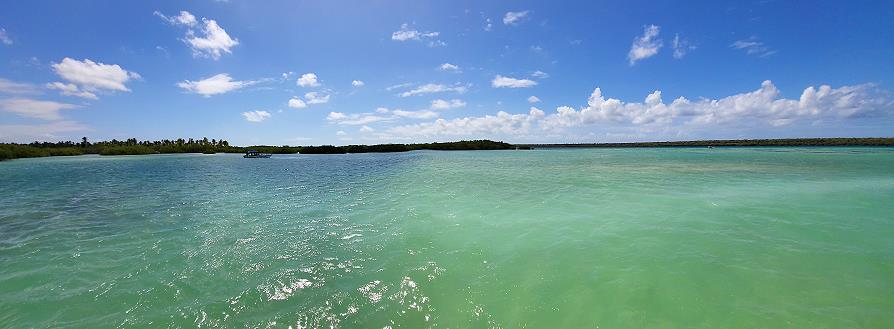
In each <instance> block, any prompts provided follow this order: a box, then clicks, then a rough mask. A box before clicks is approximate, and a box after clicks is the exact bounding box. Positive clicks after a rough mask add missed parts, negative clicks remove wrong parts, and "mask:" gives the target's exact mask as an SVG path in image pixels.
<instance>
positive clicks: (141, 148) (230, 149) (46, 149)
mask: <svg viewBox="0 0 894 329" xmlns="http://www.w3.org/2000/svg"><path fill="white" fill-rule="evenodd" d="M512 148H516V147H515V146H513V145H512V144H508V143H504V142H495V141H491V140H473V141H459V142H447V143H425V144H378V145H346V146H333V145H322V146H288V145H283V146H269V145H255V146H245V147H243V146H232V145H230V143H229V142H228V141H226V140H224V139H211V140H209V139H208V138H202V139H192V138H189V139H182V138H180V139H163V140H156V141H148V140H145V141H140V140H138V139H136V138H129V139H126V140H117V139H113V140H110V141H99V142H90V141H89V140H88V139H87V137H84V138H82V139H81V141H80V142H73V141H61V142H55V143H52V142H32V143H29V144H17V143H0V160H9V159H17V158H33V157H46V156H68V155H83V154H99V155H139V154H160V153H206V154H213V153H244V152H246V151H248V150H256V151H258V152H262V153H271V154H295V153H302V154H344V153H370V152H407V151H414V150H445V151H446V150H504V149H512Z"/></svg>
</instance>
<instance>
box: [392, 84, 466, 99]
mask: <svg viewBox="0 0 894 329" xmlns="http://www.w3.org/2000/svg"><path fill="white" fill-rule="evenodd" d="M466 90H467V88H466V86H463V85H455V86H452V87H451V86H447V85H443V84H434V83H429V84H425V85H421V86H419V87H416V88H414V89H412V90H408V91H405V92H402V93H400V97H410V96H416V95H423V94H432V93H443V92H455V93H458V94H462V93H465V92H466Z"/></svg>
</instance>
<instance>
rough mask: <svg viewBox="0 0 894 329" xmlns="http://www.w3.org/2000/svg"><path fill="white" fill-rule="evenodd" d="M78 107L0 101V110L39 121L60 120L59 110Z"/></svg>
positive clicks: (52, 103)
mask: <svg viewBox="0 0 894 329" xmlns="http://www.w3.org/2000/svg"><path fill="white" fill-rule="evenodd" d="M79 107H80V106H78V105H74V104H67V103H58V102H53V101H42V100H36V99H29V98H12V99H0V110H2V111H5V112H10V113H15V114H18V115H20V116H23V117H27V118H34V119H41V120H61V119H62V115H61V114H60V113H59V111H61V110H68V109H75V108H79Z"/></svg>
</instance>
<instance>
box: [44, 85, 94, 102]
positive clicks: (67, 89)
mask: <svg viewBox="0 0 894 329" xmlns="http://www.w3.org/2000/svg"><path fill="white" fill-rule="evenodd" d="M46 86H47V88H49V89H55V90H58V91H59V92H60V93H61V94H62V95H65V96H77V97H81V98H86V99H93V100H96V99H99V97H96V94H94V93H91V92H89V91H86V90H80V89H79V88H78V86H77V85H76V84H73V83H62V82H58V81H57V82H51V83H48V84H46Z"/></svg>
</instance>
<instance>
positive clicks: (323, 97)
mask: <svg viewBox="0 0 894 329" xmlns="http://www.w3.org/2000/svg"><path fill="white" fill-rule="evenodd" d="M304 99H305V100H306V101H307V104H325V103H328V102H329V94H324V93H322V92H316V91H312V92H309V93H306V94H304Z"/></svg>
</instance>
